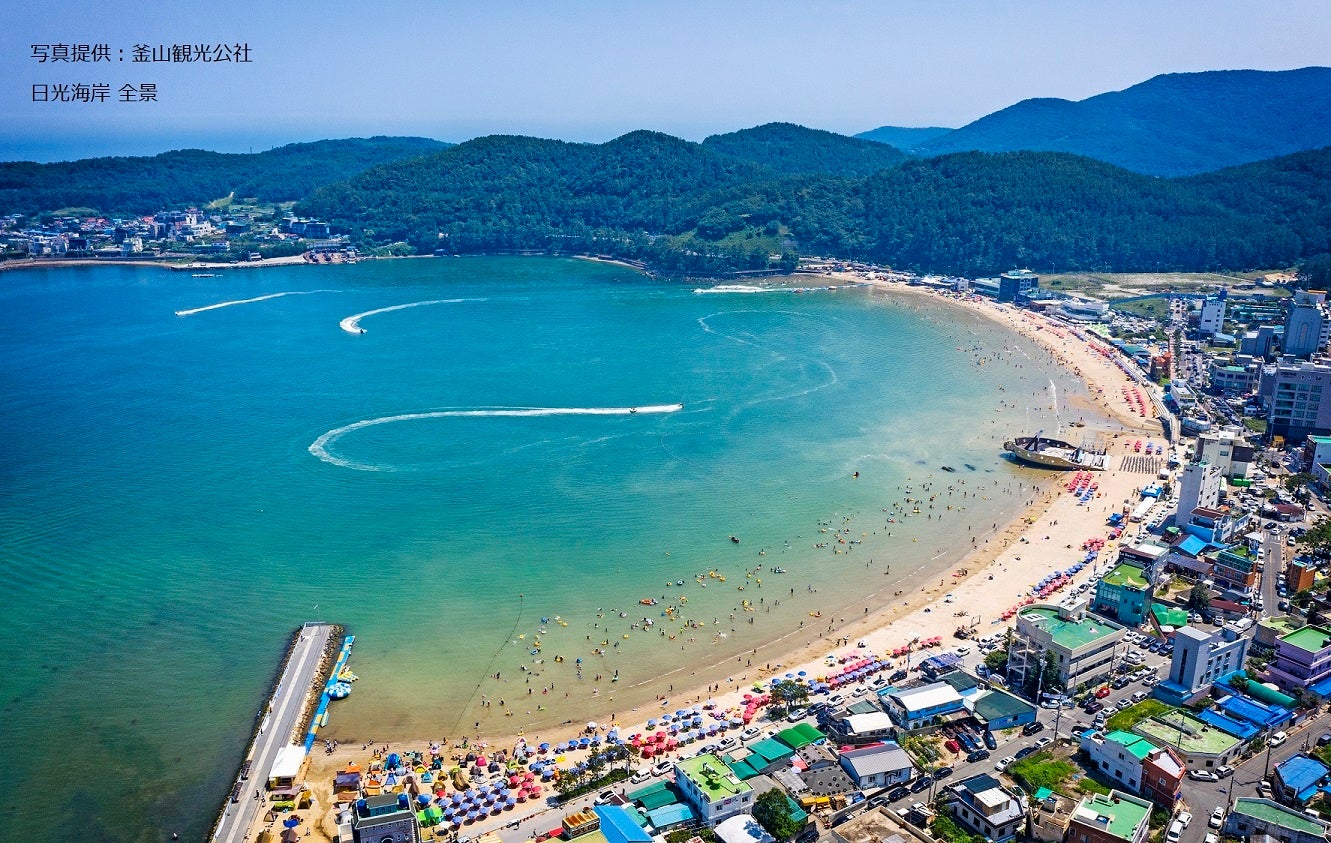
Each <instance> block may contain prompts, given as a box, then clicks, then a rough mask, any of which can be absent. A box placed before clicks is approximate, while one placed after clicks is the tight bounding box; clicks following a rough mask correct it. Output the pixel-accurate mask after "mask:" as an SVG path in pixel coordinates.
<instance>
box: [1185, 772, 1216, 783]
mask: <svg viewBox="0 0 1331 843" xmlns="http://www.w3.org/2000/svg"><path fill="white" fill-rule="evenodd" d="M1188 778H1190V779H1192V780H1193V781H1195V782H1218V781H1220V777H1219V776H1217V775H1216V774H1215V773H1212V772H1211V771H1210V770H1189V771H1188Z"/></svg>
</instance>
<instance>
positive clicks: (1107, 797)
mask: <svg viewBox="0 0 1331 843" xmlns="http://www.w3.org/2000/svg"><path fill="white" fill-rule="evenodd" d="M1072 815H1073V817H1074V818H1075V819H1076V820H1077V821H1078V822H1081V823H1083V824H1085V825H1089V826H1093V827H1095V828H1098V829H1100V830H1101V831H1103V832H1105V833H1106V834H1108V835H1110V836H1111V837H1117V838H1118V839H1119V840H1131V839H1132V838H1133V835H1134V834H1135V833H1136V831H1137V829H1138V828H1139V827H1140V826H1141V824H1142V823H1144V822H1146V818H1147V817H1149V816H1150V815H1151V803H1150V802H1146V801H1144V800H1141V799H1138V798H1137V797H1135V796H1129V795H1127V794H1125V793H1120V792H1118V791H1116V790H1114V791H1110V792H1109V793H1108V794H1104V793H1096V794H1092V795H1091V796H1087V797H1086V798H1085V799H1083V800H1081V804H1079V805H1078V806H1077V809H1076V810H1075V811H1074V812H1073V814H1072Z"/></svg>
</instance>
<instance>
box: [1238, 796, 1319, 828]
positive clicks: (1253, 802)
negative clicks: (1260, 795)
mask: <svg viewBox="0 0 1331 843" xmlns="http://www.w3.org/2000/svg"><path fill="white" fill-rule="evenodd" d="M1234 810H1235V811H1236V812H1238V813H1240V814H1246V815H1247V816H1250V817H1252V818H1254V819H1258V820H1262V821H1264V822H1269V823H1274V824H1276V825H1278V826H1280V827H1281V828H1288V829H1290V830H1291V831H1302V832H1303V833H1305V834H1313V835H1316V836H1318V837H1321V836H1323V835H1325V834H1326V826H1325V825H1323V824H1322V823H1319V822H1317V821H1316V820H1313V819H1311V818H1310V817H1305V816H1304V815H1303V814H1300V813H1299V812H1297V811H1291V810H1290V809H1289V808H1286V807H1285V806H1284V805H1277V804H1276V803H1274V802H1272V801H1271V800H1270V799H1254V798H1252V797H1250V796H1240V797H1239V798H1238V799H1237V800H1236V801H1235V802H1234Z"/></svg>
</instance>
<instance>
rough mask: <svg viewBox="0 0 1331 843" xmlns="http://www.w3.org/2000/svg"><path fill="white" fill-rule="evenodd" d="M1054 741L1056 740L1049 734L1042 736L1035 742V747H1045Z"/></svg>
mask: <svg viewBox="0 0 1331 843" xmlns="http://www.w3.org/2000/svg"><path fill="white" fill-rule="evenodd" d="M1053 742H1054V739H1053V738H1051V737H1049V736H1048V735H1045V736H1044V737H1043V738H1040V739H1039V740H1038V741H1036V742H1035V748H1036V749H1044V748H1045V747H1046V746H1049V744H1051V743H1053Z"/></svg>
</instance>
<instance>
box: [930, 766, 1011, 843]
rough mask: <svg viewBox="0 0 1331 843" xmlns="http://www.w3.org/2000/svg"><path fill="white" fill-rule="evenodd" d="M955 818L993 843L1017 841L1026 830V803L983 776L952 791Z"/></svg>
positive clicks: (974, 777)
mask: <svg viewBox="0 0 1331 843" xmlns="http://www.w3.org/2000/svg"><path fill="white" fill-rule="evenodd" d="M949 792H950V794H951V797H950V799H951V802H950V805H951V809H952V817H953V819H955V820H956V821H957V822H958V823H959V824H960V825H961V826H962V827H963V828H966V829H967V830H969V831H971V832H973V833H975V834H978V835H980V836H981V837H983V838H984V839H986V840H992V841H994V843H1005V841H1008V840H1015V839H1016V838H1017V837H1018V836H1019V835H1021V834H1022V833H1023V832H1024V831H1025V830H1026V800H1025V798H1023V797H1019V796H1017V795H1016V794H1015V793H1013V792H1012V791H1010V790H1008V789H1007V788H1005V787H1003V785H1002V784H1000V783H999V782H998V780H997V779H995V778H994V777H993V776H990V775H987V774H985V773H981V774H979V775H978V776H971V777H970V778H968V779H962V780H961V781H959V782H957V783H956V784H954V785H953V786H952V787H951V789H950V791H949Z"/></svg>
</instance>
